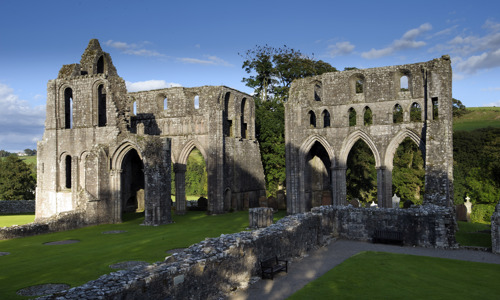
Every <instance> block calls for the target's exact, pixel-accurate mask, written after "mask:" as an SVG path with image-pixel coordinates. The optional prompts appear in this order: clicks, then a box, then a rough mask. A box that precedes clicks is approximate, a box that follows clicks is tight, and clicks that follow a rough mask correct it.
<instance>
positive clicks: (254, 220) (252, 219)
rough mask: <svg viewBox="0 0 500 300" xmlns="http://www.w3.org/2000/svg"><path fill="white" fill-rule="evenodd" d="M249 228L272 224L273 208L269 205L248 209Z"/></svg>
mask: <svg viewBox="0 0 500 300" xmlns="http://www.w3.org/2000/svg"><path fill="white" fill-rule="evenodd" d="M248 221H249V223H250V225H249V227H250V228H264V227H267V226H269V225H271V224H273V209H272V208H270V207H254V208H250V209H249V210H248Z"/></svg>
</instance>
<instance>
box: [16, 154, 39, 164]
mask: <svg viewBox="0 0 500 300" xmlns="http://www.w3.org/2000/svg"><path fill="white" fill-rule="evenodd" d="M19 159H21V160H22V161H24V162H25V163H27V164H34V165H36V155H32V156H19Z"/></svg>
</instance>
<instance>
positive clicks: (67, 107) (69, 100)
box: [64, 88, 73, 129]
mask: <svg viewBox="0 0 500 300" xmlns="http://www.w3.org/2000/svg"><path fill="white" fill-rule="evenodd" d="M64 117H65V118H64V122H65V124H64V128H66V129H71V128H72V125H73V90H72V89H71V88H67V89H66V90H64Z"/></svg>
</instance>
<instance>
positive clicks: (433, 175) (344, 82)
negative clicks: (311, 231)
mask: <svg viewBox="0 0 500 300" xmlns="http://www.w3.org/2000/svg"><path fill="white" fill-rule="evenodd" d="M402 79H404V80H402ZM451 79H452V71H451V64H450V58H449V56H443V57H441V58H439V59H434V60H432V61H428V62H424V63H416V64H408V65H400V66H390V67H382V68H373V69H365V70H350V71H343V72H334V73H326V74H322V75H319V76H315V77H309V78H304V79H299V80H295V81H294V82H293V83H292V86H291V89H290V96H289V100H288V102H287V103H286V104H285V136H286V166H287V170H286V172H287V173H286V178H287V186H286V188H287V212H288V213H291V214H293V213H300V212H306V211H309V210H311V208H312V207H315V206H319V205H325V204H333V205H346V204H347V195H346V169H347V158H348V155H349V152H350V151H351V148H352V147H353V145H354V144H355V143H356V142H357V141H358V140H362V141H363V142H365V143H366V144H367V145H368V146H369V148H370V149H371V151H372V153H373V156H374V158H375V168H376V170H377V190H378V193H377V198H378V206H379V207H386V208H389V207H391V206H392V203H391V196H392V168H393V158H394V154H395V152H396V149H397V148H398V146H399V144H400V143H401V142H402V141H403V140H404V139H405V138H410V139H411V140H412V141H413V142H415V144H417V145H418V147H419V148H420V150H421V151H422V154H423V157H424V164H425V195H424V205H425V204H433V205H438V206H443V207H449V206H451V205H452V199H453V145H452V133H453V132H452V95H451V83H452V81H451ZM405 82H407V84H405ZM370 116H371V118H370ZM398 116H401V117H400V118H398Z"/></svg>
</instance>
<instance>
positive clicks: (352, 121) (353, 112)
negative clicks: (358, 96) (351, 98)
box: [348, 107, 356, 127]
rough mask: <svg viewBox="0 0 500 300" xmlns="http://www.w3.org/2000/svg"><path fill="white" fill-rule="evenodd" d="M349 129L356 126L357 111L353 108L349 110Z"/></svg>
mask: <svg viewBox="0 0 500 300" xmlns="http://www.w3.org/2000/svg"><path fill="white" fill-rule="evenodd" d="M348 113H349V127H351V126H356V110H355V109H354V108H353V107H351V108H349V112H348Z"/></svg>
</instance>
